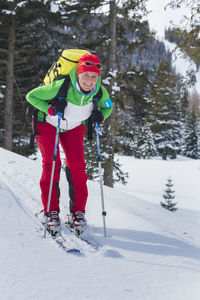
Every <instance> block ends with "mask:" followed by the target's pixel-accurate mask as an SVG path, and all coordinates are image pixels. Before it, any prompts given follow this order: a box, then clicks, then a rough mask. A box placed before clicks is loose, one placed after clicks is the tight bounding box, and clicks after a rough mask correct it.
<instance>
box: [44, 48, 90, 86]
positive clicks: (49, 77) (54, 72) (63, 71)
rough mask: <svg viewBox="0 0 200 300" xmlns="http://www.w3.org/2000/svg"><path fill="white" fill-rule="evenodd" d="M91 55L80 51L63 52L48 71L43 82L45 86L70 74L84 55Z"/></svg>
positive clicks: (68, 50) (69, 50)
mask: <svg viewBox="0 0 200 300" xmlns="http://www.w3.org/2000/svg"><path fill="white" fill-rule="evenodd" d="M86 53H87V54H91V53H90V52H88V51H87V50H80V49H67V50H63V52H62V54H61V56H60V57H59V59H58V61H57V62H55V63H53V65H52V66H51V68H50V69H49V70H48V72H47V74H46V76H45V78H44V80H43V82H44V84H49V83H52V82H53V81H54V80H56V79H61V78H62V77H63V76H65V75H67V74H69V72H70V71H71V70H72V69H73V68H74V67H76V66H77V64H78V62H79V59H80V58H81V56H82V55H83V54H86Z"/></svg>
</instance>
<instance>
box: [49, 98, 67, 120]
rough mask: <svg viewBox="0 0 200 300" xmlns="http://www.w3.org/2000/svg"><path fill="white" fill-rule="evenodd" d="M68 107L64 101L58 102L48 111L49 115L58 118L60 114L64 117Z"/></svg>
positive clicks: (59, 100)
mask: <svg viewBox="0 0 200 300" xmlns="http://www.w3.org/2000/svg"><path fill="white" fill-rule="evenodd" d="M66 105H67V102H66V101H65V100H63V99H58V100H56V102H55V104H54V105H51V106H50V107H49V109H48V114H49V115H51V116H56V115H57V114H58V113H61V114H63V115H64V110H65V107H66Z"/></svg>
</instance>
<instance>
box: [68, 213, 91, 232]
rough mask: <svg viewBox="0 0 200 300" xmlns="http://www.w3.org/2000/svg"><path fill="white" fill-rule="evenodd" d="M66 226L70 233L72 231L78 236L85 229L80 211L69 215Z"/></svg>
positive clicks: (83, 218) (84, 221) (83, 216)
mask: <svg viewBox="0 0 200 300" xmlns="http://www.w3.org/2000/svg"><path fill="white" fill-rule="evenodd" d="M66 224H67V226H68V228H69V229H70V230H71V231H74V233H75V234H76V235H78V236H79V235H80V234H81V233H82V232H83V231H84V230H85V229H86V227H87V221H86V219H85V213H84V212H82V211H76V212H74V213H70V214H69V215H68V220H67V222H66Z"/></svg>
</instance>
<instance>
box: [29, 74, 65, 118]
mask: <svg viewBox="0 0 200 300" xmlns="http://www.w3.org/2000/svg"><path fill="white" fill-rule="evenodd" d="M63 80H64V79H63ZM63 80H56V81H54V82H53V83H51V84H47V85H42V86H39V87H37V88H35V89H33V90H32V91H30V92H29V93H28V94H27V95H26V100H27V101H28V102H29V103H30V104H32V105H33V106H34V107H36V108H37V109H39V110H40V111H42V112H45V113H46V114H47V113H48V109H49V107H50V106H51V105H50V104H48V101H49V100H51V99H53V98H54V97H55V96H56V95H57V93H58V91H59V89H60V87H61V85H62V83H63Z"/></svg>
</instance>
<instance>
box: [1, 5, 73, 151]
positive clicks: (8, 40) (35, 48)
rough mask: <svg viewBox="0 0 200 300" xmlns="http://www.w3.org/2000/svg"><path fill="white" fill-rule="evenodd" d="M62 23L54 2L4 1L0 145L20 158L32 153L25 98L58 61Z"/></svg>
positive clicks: (27, 106)
mask: <svg viewBox="0 0 200 300" xmlns="http://www.w3.org/2000/svg"><path fill="white" fill-rule="evenodd" d="M30 16H31V17H30ZM59 20H60V15H59V13H54V12H53V11H52V10H51V1H45V0H26V1H20V0H13V1H5V0H3V1H1V7H0V22H1V28H0V40H1V46H0V63H1V68H0V78H3V81H2V83H3V84H2V86H0V88H1V89H2V92H1V94H2V96H1V98H2V99H1V102H0V113H1V118H0V125H1V128H3V129H4V131H3V132H4V139H3V141H1V140H0V143H1V145H3V146H4V148H6V149H9V150H13V151H15V152H18V153H20V154H26V155H28V154H29V152H30V150H29V145H28V139H27V127H28V123H29V124H31V112H29V109H30V110H32V108H31V107H30V105H29V104H28V103H27V101H26V100H25V95H26V93H27V92H28V91H30V90H31V89H33V88H34V87H36V86H37V85H39V84H40V83H41V82H42V79H43V77H44V75H45V73H46V72H47V70H48V68H49V67H50V64H52V62H53V60H52V59H51V60H50V57H51V55H52V52H54V60H55V49H57V48H58V47H59V46H60V44H62V43H61V42H59V37H60V35H61V28H60V30H58V28H57V27H56V25H58V24H60V21H59ZM66 35H67V34H65V38H66ZM55 38H56V40H55ZM2 66H3V67H2ZM5 91H6V92H5ZM3 119H4V124H3V122H2V120H3ZM30 127H31V126H30ZM30 130H31V129H30ZM25 140H26V142H25Z"/></svg>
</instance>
